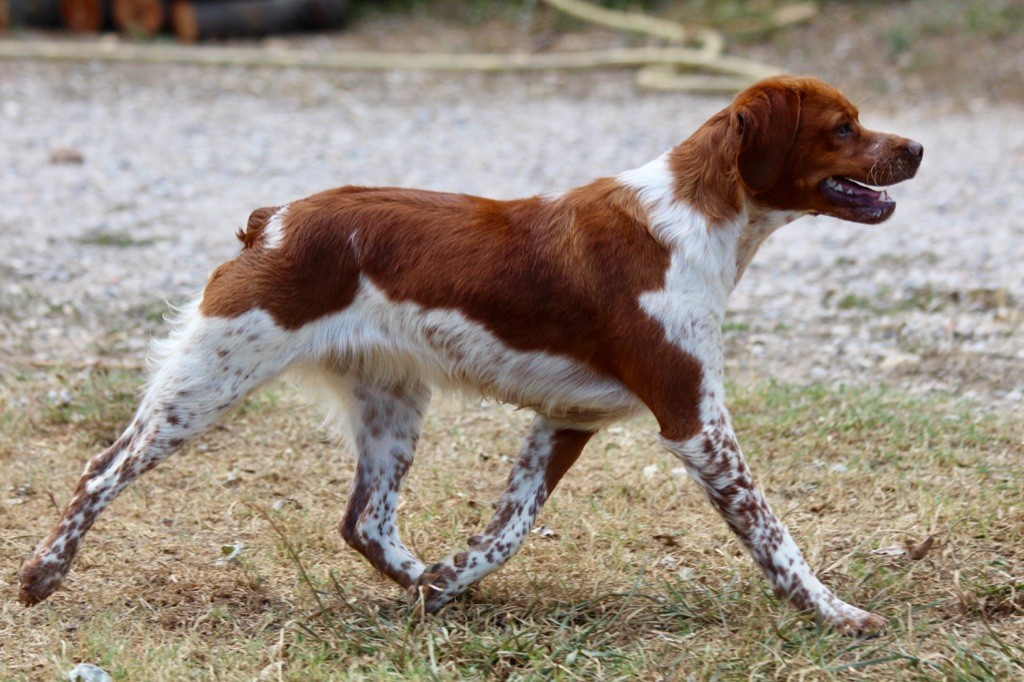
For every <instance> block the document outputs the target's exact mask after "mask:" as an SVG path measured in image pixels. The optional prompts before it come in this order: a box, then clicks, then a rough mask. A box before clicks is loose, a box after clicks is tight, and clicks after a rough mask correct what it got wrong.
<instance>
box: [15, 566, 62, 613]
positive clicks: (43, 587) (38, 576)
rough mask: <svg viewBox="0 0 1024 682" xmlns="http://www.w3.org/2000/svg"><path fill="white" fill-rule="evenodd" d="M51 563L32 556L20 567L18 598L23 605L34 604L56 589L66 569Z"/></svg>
mask: <svg viewBox="0 0 1024 682" xmlns="http://www.w3.org/2000/svg"><path fill="white" fill-rule="evenodd" d="M60 569H61V567H60V566H57V565H54V564H53V563H48V562H44V561H43V560H42V559H40V558H39V557H38V556H35V557H32V558H31V559H29V560H28V561H26V562H25V565H24V566H22V567H21V574H20V579H21V588H20V589H19V590H18V600H19V601H20V602H21V603H22V604H24V605H25V606H35V605H36V604H38V603H39V602H41V601H43V600H45V599H46V598H47V597H49V596H50V595H51V594H53V593H54V592H56V591H57V588H58V587H60V584H61V582H62V581H63V579H64V575H65V573H66V571H62V570H60Z"/></svg>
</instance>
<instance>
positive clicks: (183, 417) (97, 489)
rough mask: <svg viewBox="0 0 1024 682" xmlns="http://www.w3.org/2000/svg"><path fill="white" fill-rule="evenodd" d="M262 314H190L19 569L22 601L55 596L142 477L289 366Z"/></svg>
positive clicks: (276, 332) (283, 341)
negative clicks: (135, 403)
mask: <svg viewBox="0 0 1024 682" xmlns="http://www.w3.org/2000/svg"><path fill="white" fill-rule="evenodd" d="M264 318H265V315H262V316H261V315H249V316H243V317H240V318H236V319H232V320H223V319H216V318H214V319H208V318H203V317H202V316H199V315H196V314H193V315H192V317H191V318H190V319H189V320H188V321H187V323H186V324H185V325H184V327H183V329H182V330H181V332H179V333H178V334H177V335H176V336H175V337H173V338H172V339H171V340H170V341H169V342H168V343H167V347H166V349H165V352H166V358H165V360H164V361H163V362H162V363H161V364H160V366H159V369H158V370H157V371H156V373H155V374H154V376H153V379H152V381H151V383H150V386H149V389H148V390H147V391H146V394H145V396H144V397H143V399H142V402H141V404H140V405H139V408H138V410H137V412H136V413H135V417H134V418H133V419H132V422H131V424H130V425H129V426H128V428H127V429H126V430H125V431H124V433H123V434H122V435H121V437H120V438H118V439H117V441H116V442H115V443H114V444H113V445H111V446H110V447H109V448H107V449H106V450H104V451H103V452H102V453H100V454H99V455H97V456H95V457H93V458H92V459H91V460H90V461H89V463H88V464H87V465H86V467H85V471H84V472H83V474H82V477H81V479H80V480H79V482H78V486H77V487H76V488H75V491H74V493H73V495H72V497H71V501H70V502H68V505H67V507H66V508H65V509H64V513H63V515H62V516H61V518H60V521H59V522H58V523H57V525H56V526H55V527H54V529H53V531H52V532H51V533H50V535H49V536H48V537H47V538H46V539H45V540H44V541H43V542H41V543H40V544H39V546H38V547H37V548H36V550H35V553H34V554H33V555H32V556H31V557H30V558H29V559H28V561H26V562H25V564H24V566H22V569H21V590H20V593H19V598H20V599H21V601H22V602H23V603H24V604H25V605H27V606H31V605H33V604H36V603H38V602H40V601H42V600H44V599H46V598H47V597H48V596H50V595H51V594H52V593H53V592H54V591H55V590H56V589H57V588H58V587H59V586H60V584H61V582H62V581H63V580H64V577H65V576H66V575H67V573H68V570H69V569H70V568H71V564H72V562H73V561H74V559H75V555H76V554H77V553H78V548H79V544H80V543H81V541H82V537H83V536H84V535H85V533H86V532H87V531H88V530H89V528H90V527H91V526H92V524H93V522H94V521H95V520H96V517H97V516H99V514H100V512H102V511H103V510H104V509H105V508H106V507H107V506H108V505H109V504H110V503H111V502H113V501H114V499H115V498H116V497H117V496H118V494H120V493H121V491H122V490H124V489H125V487H127V486H128V484H129V483H131V482H132V481H133V480H134V479H135V478H137V477H138V476H139V475H141V474H142V473H144V472H146V471H148V470H150V469H152V468H153V467H155V466H156V465H157V464H159V463H160V462H161V461H163V460H164V459H165V458H166V457H167V456H169V455H170V454H172V453H173V452H175V451H176V450H178V449H180V448H181V447H182V446H183V445H184V444H185V443H186V442H188V441H189V440H191V439H192V438H194V437H195V436H197V435H198V434H200V433H202V432H203V431H204V430H206V429H207V428H208V427H209V426H210V425H212V424H213V423H214V422H215V421H216V420H217V419H218V418H219V417H220V416H221V415H223V414H224V413H225V412H227V411H228V410H229V409H231V408H232V407H234V406H235V405H237V404H238V403H239V402H241V400H242V399H243V398H244V397H245V396H246V395H248V394H249V393H250V392H251V391H252V390H253V389H255V388H256V387H258V386H259V385H260V384H262V383H264V382H265V381H266V380H268V379H270V378H271V377H273V376H275V375H276V374H278V373H279V372H280V371H281V370H282V369H283V368H284V367H285V365H286V364H287V362H288V355H287V351H286V350H285V349H286V348H287V347H288V345H289V344H287V335H286V334H285V333H283V332H282V331H281V330H280V329H278V328H276V327H274V326H273V325H272V323H268V322H267V320H266V319H264Z"/></svg>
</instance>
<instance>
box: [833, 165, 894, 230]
mask: <svg viewBox="0 0 1024 682" xmlns="http://www.w3.org/2000/svg"><path fill="white" fill-rule="evenodd" d="M818 187H820V188H821V193H822V194H823V195H825V198H826V199H828V201H829V203H830V204H832V205H834V206H836V207H837V208H840V209H847V210H846V211H843V213H851V214H852V215H850V216H849V217H851V218H852V219H854V220H857V221H858V222H866V223H869V222H870V223H875V222H881V221H883V220H885V219H886V218H888V217H889V216H890V215H892V212H893V211H894V210H895V209H896V202H895V201H893V200H892V199H891V198H890V197H889V195H888V194H887V193H886V192H885V191H884V190H883V191H879V190H874V189H871V188H870V187H865V186H864V185H862V184H860V183H857V182H854V181H853V180H850V179H849V178H844V177H841V176H838V175H832V176H829V177H827V178H825V179H824V180H822V181H821V182H820V183H818Z"/></svg>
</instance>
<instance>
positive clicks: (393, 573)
mask: <svg viewBox="0 0 1024 682" xmlns="http://www.w3.org/2000/svg"><path fill="white" fill-rule="evenodd" d="M346 402H348V403H349V404H350V407H349V412H350V415H349V416H350V419H351V421H352V432H353V440H354V441H355V447H356V450H357V451H358V454H359V462H358V464H357V465H356V475H355V479H354V480H353V482H352V493H351V495H350V496H349V500H348V507H347V509H346V510H345V517H344V518H343V519H342V522H341V525H340V530H341V535H342V537H343V538H345V542H347V543H348V544H349V545H351V546H352V547H353V548H355V549H356V550H358V551H359V552H360V553H361V554H362V555H363V556H365V557H366V558H367V559H368V560H369V561H370V563H371V564H373V566H374V568H376V569H377V570H378V571H380V572H381V573H383V574H384V575H386V576H388V577H389V578H391V579H392V580H394V581H395V582H397V583H398V584H399V585H401V586H402V587H408V586H409V585H410V584H411V583H412V581H413V580H414V579H415V578H416V577H417V576H419V574H420V573H422V572H423V563H422V562H421V561H420V560H419V559H417V558H416V557H415V556H414V555H413V553H412V552H410V551H409V550H408V548H406V546H405V544H404V543H403V542H402V540H401V538H399V536H398V521H397V518H396V512H397V510H398V495H399V492H400V490H401V488H402V481H403V480H404V479H405V475H406V474H407V473H408V472H409V467H411V466H412V460H413V455H414V453H415V451H416V442H417V440H418V439H419V435H420V427H421V426H422V424H423V416H424V414H425V413H426V409H427V403H429V402H430V390H429V389H428V388H427V387H425V386H423V385H420V384H416V385H411V386H401V387H396V388H389V389H381V388H374V387H369V386H359V387H356V388H355V389H353V391H352V396H351V398H350V400H348V401H346Z"/></svg>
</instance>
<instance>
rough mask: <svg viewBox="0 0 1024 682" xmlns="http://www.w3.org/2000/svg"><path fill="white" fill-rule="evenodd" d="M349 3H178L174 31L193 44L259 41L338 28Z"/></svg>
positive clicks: (266, 0)
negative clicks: (251, 39)
mask: <svg viewBox="0 0 1024 682" xmlns="http://www.w3.org/2000/svg"><path fill="white" fill-rule="evenodd" d="M348 5H349V3H348V0H223V1H218V2H203V1H200V2H196V1H195V0H177V1H176V2H174V4H172V5H171V12H170V24H171V30H172V31H173V32H174V34H175V35H176V36H177V37H178V39H179V40H181V41H182V42H186V43H193V42H196V41H197V40H207V39H210V38H243V37H244V38H257V37H261V36H266V35H272V34H277V33H291V32H294V31H308V30H317V29H330V28H337V27H339V26H341V25H342V24H344V23H345V20H346V19H347V18H348V9H349V6H348Z"/></svg>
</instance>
